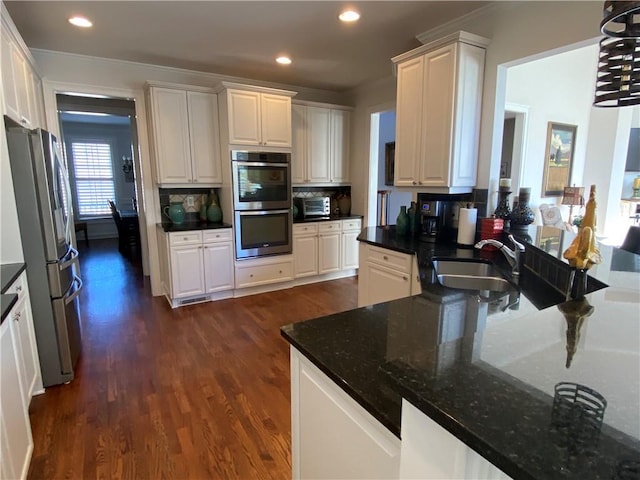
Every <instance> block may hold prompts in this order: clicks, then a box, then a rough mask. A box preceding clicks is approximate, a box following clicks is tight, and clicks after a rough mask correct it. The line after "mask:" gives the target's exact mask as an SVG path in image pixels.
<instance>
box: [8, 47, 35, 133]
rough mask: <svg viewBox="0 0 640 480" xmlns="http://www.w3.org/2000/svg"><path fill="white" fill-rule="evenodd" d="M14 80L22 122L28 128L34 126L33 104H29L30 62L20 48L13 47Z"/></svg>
mask: <svg viewBox="0 0 640 480" xmlns="http://www.w3.org/2000/svg"><path fill="white" fill-rule="evenodd" d="M12 53H13V59H12V60H11V62H12V63H13V82H14V84H15V88H16V96H17V99H18V113H19V115H20V123H21V124H22V125H24V126H25V127H27V128H33V127H32V118H31V105H30V104H29V91H30V87H29V84H30V83H31V75H30V69H31V67H30V66H29V63H28V62H27V60H26V59H25V58H24V57H23V56H22V52H20V50H18V48H14V49H13V52H12Z"/></svg>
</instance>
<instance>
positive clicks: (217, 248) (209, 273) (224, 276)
mask: <svg viewBox="0 0 640 480" xmlns="http://www.w3.org/2000/svg"><path fill="white" fill-rule="evenodd" d="M203 266H204V280H205V292H206V293H212V292H219V291H222V290H231V289H232V288H233V244H232V243H227V242H225V243H210V244H207V245H205V246H204V254H203Z"/></svg>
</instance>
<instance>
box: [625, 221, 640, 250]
mask: <svg viewBox="0 0 640 480" xmlns="http://www.w3.org/2000/svg"><path fill="white" fill-rule="evenodd" d="M620 248H621V249H623V250H626V251H627V252H632V253H635V254H638V255H640V226H638V225H632V226H630V227H629V230H628V231H627V235H626V236H625V237H624V242H622V245H620Z"/></svg>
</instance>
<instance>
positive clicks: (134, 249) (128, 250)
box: [108, 200, 140, 258]
mask: <svg viewBox="0 0 640 480" xmlns="http://www.w3.org/2000/svg"><path fill="white" fill-rule="evenodd" d="M108 202H109V208H110V209H111V217H112V218H113V221H114V222H115V224H116V228H117V229H118V250H119V251H120V253H121V254H122V255H124V256H125V257H130V258H132V257H136V256H137V255H138V251H139V245H140V240H139V239H140V231H139V226H138V219H137V217H136V218H126V219H123V218H122V215H120V211H119V210H118V208H117V207H116V204H115V203H113V202H112V201H111V200H108Z"/></svg>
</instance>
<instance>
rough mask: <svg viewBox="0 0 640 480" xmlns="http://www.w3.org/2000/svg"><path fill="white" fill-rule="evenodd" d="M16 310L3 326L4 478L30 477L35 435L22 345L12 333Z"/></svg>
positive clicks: (0, 424)
mask: <svg viewBox="0 0 640 480" xmlns="http://www.w3.org/2000/svg"><path fill="white" fill-rule="evenodd" d="M15 313H16V312H15V307H14V310H12V312H11V313H10V314H9V317H7V318H6V319H5V321H4V322H3V323H2V325H0V371H1V373H0V419H1V421H0V447H1V451H0V454H1V455H2V457H1V458H2V461H1V462H0V475H1V478H7V479H14V478H26V476H27V471H28V469H29V461H30V460H31V453H32V452H33V438H32V436H31V424H30V423H29V413H28V405H25V403H24V400H23V396H22V389H21V380H20V369H19V364H18V362H19V351H18V349H19V346H18V343H17V342H16V339H15V338H13V337H14V336H13V335H12V332H11V322H13V321H14V319H13V315H15Z"/></svg>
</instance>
